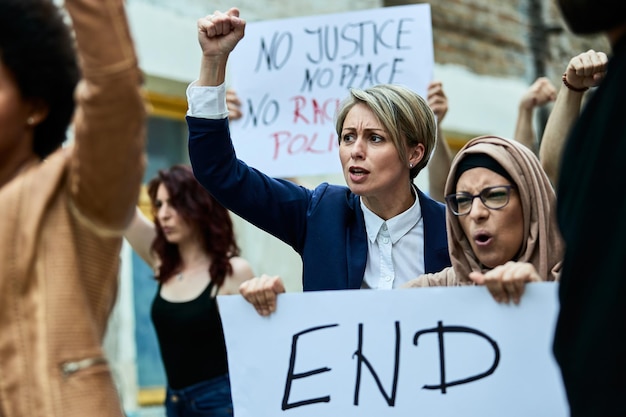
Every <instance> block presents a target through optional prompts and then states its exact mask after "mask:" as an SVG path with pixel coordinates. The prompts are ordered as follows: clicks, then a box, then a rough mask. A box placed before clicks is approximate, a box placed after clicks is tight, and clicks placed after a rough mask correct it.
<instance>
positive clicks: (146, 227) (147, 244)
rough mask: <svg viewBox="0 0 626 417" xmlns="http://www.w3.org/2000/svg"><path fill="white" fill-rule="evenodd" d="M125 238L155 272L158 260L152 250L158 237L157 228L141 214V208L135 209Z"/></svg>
mask: <svg viewBox="0 0 626 417" xmlns="http://www.w3.org/2000/svg"><path fill="white" fill-rule="evenodd" d="M124 237H125V238H126V240H127V241H128V243H129V244H130V246H132V248H133V249H134V250H135V252H137V254H138V255H139V256H140V257H141V259H143V260H144V261H145V262H146V263H147V264H148V265H149V266H150V267H151V268H152V269H153V270H154V269H156V267H157V259H156V258H155V255H154V253H152V250H151V249H150V248H151V246H152V242H154V238H155V237H156V228H155V226H154V223H153V222H152V221H151V220H150V219H148V218H147V217H146V216H145V215H144V214H143V213H142V212H141V210H140V209H139V207H136V208H135V215H134V216H133V219H132V221H131V222H130V225H129V226H128V229H126V232H125V233H124Z"/></svg>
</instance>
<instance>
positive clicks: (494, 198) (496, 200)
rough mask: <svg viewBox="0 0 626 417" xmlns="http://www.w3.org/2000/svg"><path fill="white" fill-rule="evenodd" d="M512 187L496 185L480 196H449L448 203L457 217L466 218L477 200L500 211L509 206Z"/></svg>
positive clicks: (462, 193)
mask: <svg viewBox="0 0 626 417" xmlns="http://www.w3.org/2000/svg"><path fill="white" fill-rule="evenodd" d="M514 188H515V187H514V186H512V185H496V186H494V187H487V188H483V189H482V191H481V192H480V193H478V194H475V195H472V194H470V193H468V192H460V193H456V194H448V195H447V196H446V202H447V203H448V207H450V210H452V212H453V213H454V214H455V215H457V216H465V215H466V214H469V212H470V211H471V210H472V205H473V204H474V199H475V198H480V201H482V202H483V204H484V205H485V207H487V208H490V209H493V210H498V209H501V208H502V207H504V206H506V205H507V204H509V197H510V196H511V190H512V189H514Z"/></svg>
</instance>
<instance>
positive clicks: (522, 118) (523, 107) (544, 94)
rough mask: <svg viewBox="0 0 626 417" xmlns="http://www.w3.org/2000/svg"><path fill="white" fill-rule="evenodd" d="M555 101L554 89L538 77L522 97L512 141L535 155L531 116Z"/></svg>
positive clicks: (535, 144) (535, 148)
mask: <svg viewBox="0 0 626 417" xmlns="http://www.w3.org/2000/svg"><path fill="white" fill-rule="evenodd" d="M555 99H556V87H554V85H553V84H552V83H551V82H550V80H549V79H547V78H546V77H539V78H537V79H536V80H535V82H534V83H532V85H531V86H530V87H528V90H526V93H525V94H524V95H523V96H522V99H521V100H520V103H519V111H518V113H517V122H516V124H515V133H514V135H513V139H515V140H516V141H518V142H520V143H521V144H523V145H525V146H526V147H527V148H528V149H530V150H531V151H533V152H534V153H537V151H538V149H537V138H536V135H535V129H534V128H533V115H534V113H535V109H536V108H537V107H541V106H543V105H545V104H546V103H548V102H551V101H554V100H555Z"/></svg>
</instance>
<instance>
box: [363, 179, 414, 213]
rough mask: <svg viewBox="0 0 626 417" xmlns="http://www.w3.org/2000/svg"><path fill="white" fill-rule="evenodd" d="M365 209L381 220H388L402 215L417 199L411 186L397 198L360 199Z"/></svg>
mask: <svg viewBox="0 0 626 417" xmlns="http://www.w3.org/2000/svg"><path fill="white" fill-rule="evenodd" d="M361 198H362V200H363V204H365V207H367V208H368V209H370V210H371V211H372V212H373V213H374V214H376V215H377V216H378V217H380V218H381V219H383V220H389V219H391V218H393V217H396V216H397V215H398V214H400V213H404V212H405V211H407V210H408V209H410V208H411V206H412V205H413V204H414V203H415V199H416V198H417V195H416V192H415V191H414V190H413V185H410V186H409V189H408V192H407V193H403V195H402V196H401V197H399V198H394V199H380V198H375V197H374V198H372V197H361Z"/></svg>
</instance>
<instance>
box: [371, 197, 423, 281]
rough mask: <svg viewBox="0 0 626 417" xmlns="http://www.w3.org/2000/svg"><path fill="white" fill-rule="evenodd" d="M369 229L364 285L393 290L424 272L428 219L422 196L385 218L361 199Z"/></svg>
mask: <svg viewBox="0 0 626 417" xmlns="http://www.w3.org/2000/svg"><path fill="white" fill-rule="evenodd" d="M361 209H362V210H363V215H364V217H365V230H366V232H367V263H366V265H365V276H364V277H363V284H362V285H361V288H372V289H380V290H382V289H391V288H398V287H399V286H400V285H402V284H403V283H405V282H407V281H409V280H411V279H413V278H416V277H418V276H419V275H422V274H424V272H425V267H424V221H423V219H422V210H421V207H420V205H419V199H418V198H417V197H415V202H414V203H413V205H412V206H411V207H410V208H409V209H408V210H407V211H405V212H403V213H400V214H398V215H397V216H395V217H393V218H391V219H389V220H387V221H385V220H383V219H381V218H380V217H378V216H377V215H376V214H374V213H373V212H372V211H371V210H370V209H368V208H367V207H366V206H365V204H363V200H361Z"/></svg>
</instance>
